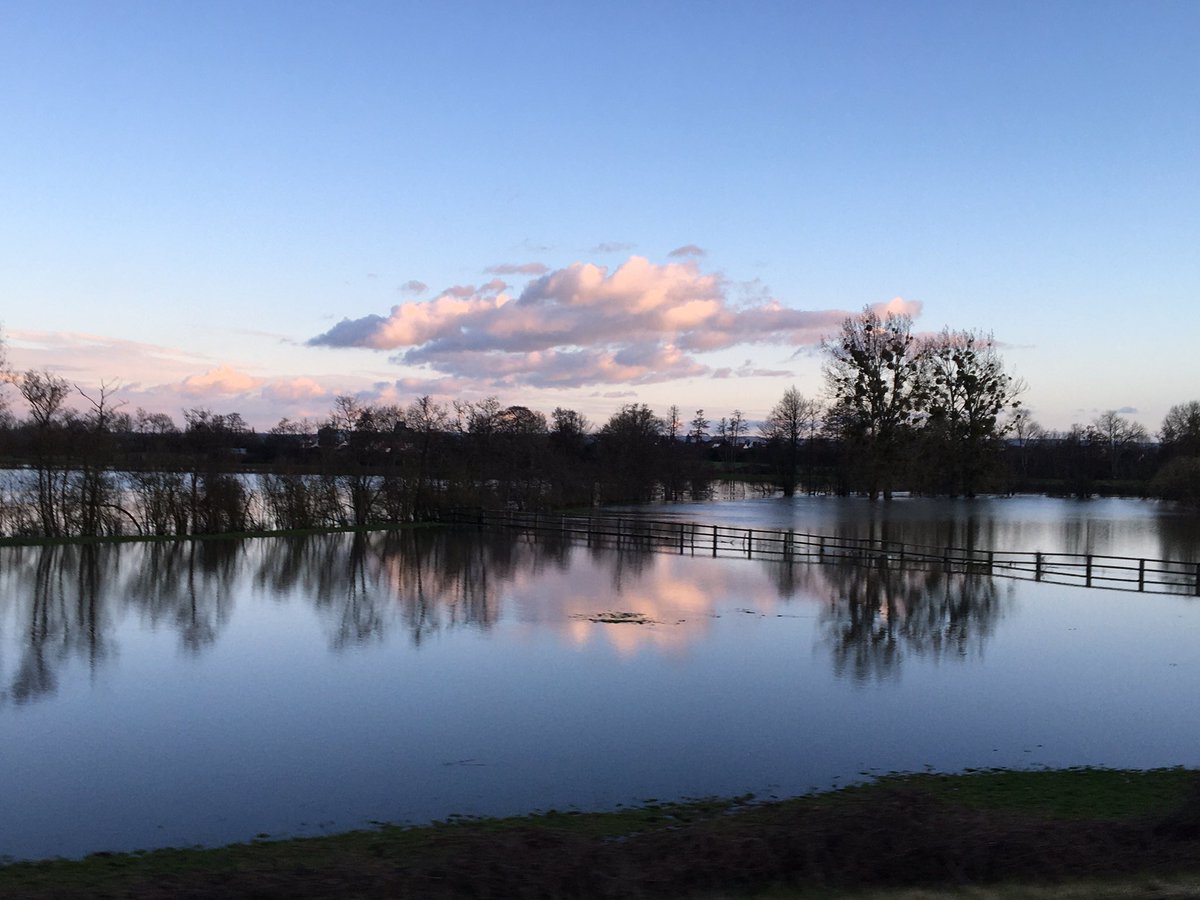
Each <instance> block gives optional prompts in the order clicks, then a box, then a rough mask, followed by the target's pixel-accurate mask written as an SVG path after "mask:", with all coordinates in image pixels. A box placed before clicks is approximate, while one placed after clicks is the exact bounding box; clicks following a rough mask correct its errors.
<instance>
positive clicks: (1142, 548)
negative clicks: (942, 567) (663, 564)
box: [624, 496, 1200, 563]
mask: <svg viewBox="0 0 1200 900" xmlns="http://www.w3.org/2000/svg"><path fill="white" fill-rule="evenodd" d="M624 512H627V513H628V514H630V515H633V514H641V515H647V516H650V517H652V518H672V519H675V518H679V519H685V520H690V521H697V522H707V523H710V524H711V523H716V524H722V525H741V526H743V527H751V528H778V529H788V528H791V529H794V530H795V531H798V532H810V533H814V534H825V535H830V536H836V537H843V538H844V537H852V538H873V539H876V540H887V541H904V542H906V543H909V544H922V545H926V546H931V547H962V548H968V549H973V550H1018V551H1038V550H1040V551H1042V552H1045V553H1095V554H1108V555H1112V556H1130V557H1139V558H1140V557H1145V558H1158V559H1177V560H1182V561H1185V562H1197V563H1200V515H1197V514H1196V512H1195V511H1194V510H1189V509H1186V508H1184V507H1180V506H1178V505H1175V504H1170V503H1164V502H1156V501H1149V500H1137V499H1131V498H1124V497H1108V498H1102V499H1093V500H1073V499H1064V498H1057V497H1040V496H1017V497H978V498H973V499H947V498H937V497H904V498H900V499H897V500H896V501H894V502H892V503H871V502H870V501H868V500H865V499H862V498H857V497H794V498H790V499H789V498H784V497H769V498H749V499H744V500H734V501H728V502H720V503H669V504H658V505H654V506H649V507H638V508H633V509H627V510H624Z"/></svg>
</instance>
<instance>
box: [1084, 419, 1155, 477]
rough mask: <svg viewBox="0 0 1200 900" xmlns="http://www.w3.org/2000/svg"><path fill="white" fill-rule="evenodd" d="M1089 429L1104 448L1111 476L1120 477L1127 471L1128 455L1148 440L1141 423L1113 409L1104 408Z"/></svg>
mask: <svg viewBox="0 0 1200 900" xmlns="http://www.w3.org/2000/svg"><path fill="white" fill-rule="evenodd" d="M1090 430H1091V432H1092V434H1093V435H1095V439H1096V440H1098V441H1099V443H1100V445H1101V446H1102V447H1104V449H1105V454H1106V455H1107V456H1108V463H1109V474H1110V477H1112V478H1120V477H1121V476H1122V475H1123V474H1125V473H1126V472H1127V471H1128V463H1129V462H1130V459H1129V457H1131V456H1132V455H1133V454H1134V453H1136V451H1137V448H1138V446H1139V445H1141V444H1144V443H1145V442H1146V441H1147V440H1149V434H1148V432H1147V431H1146V429H1145V427H1144V426H1143V425H1142V424H1141V423H1139V422H1134V421H1133V420H1132V419H1128V418H1126V417H1125V416H1123V415H1121V414H1120V413H1119V412H1118V411H1117V410H1115V409H1109V410H1105V411H1104V412H1102V413H1101V414H1100V415H1098V416H1097V417H1096V418H1095V419H1093V420H1092V426H1091V429H1090Z"/></svg>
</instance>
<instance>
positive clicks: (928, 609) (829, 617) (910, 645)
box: [811, 565, 1011, 681]
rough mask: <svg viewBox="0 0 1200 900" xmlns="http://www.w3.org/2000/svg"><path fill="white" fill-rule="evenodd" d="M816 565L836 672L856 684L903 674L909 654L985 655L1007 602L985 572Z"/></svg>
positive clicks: (994, 581)
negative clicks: (822, 582)
mask: <svg viewBox="0 0 1200 900" xmlns="http://www.w3.org/2000/svg"><path fill="white" fill-rule="evenodd" d="M811 568H813V569H816V570H817V571H819V572H820V573H821V574H822V575H824V576H825V578H826V580H827V585H826V588H825V591H826V594H827V596H828V597H829V600H828V603H827V605H826V607H825V613H824V625H825V632H826V635H827V638H828V641H829V643H830V644H831V645H832V649H833V657H834V671H835V672H836V674H837V675H839V676H849V677H851V678H853V679H854V680H855V681H869V680H872V679H876V680H881V679H884V678H887V677H895V676H896V675H898V674H899V667H900V665H901V663H902V662H903V659H904V656H905V654H906V653H907V654H913V655H916V656H921V657H932V658H934V659H944V658H965V657H968V656H971V655H972V654H975V653H979V652H981V651H982V649H983V645H984V644H985V643H986V641H987V639H988V638H990V637H991V635H992V632H993V630H994V628H995V624H996V622H997V621H998V620H999V618H1000V616H1001V615H1002V614H1003V609H1004V605H1005V604H1004V600H1003V598H1002V597H1001V594H1000V591H999V589H998V588H997V582H996V580H995V579H993V578H991V577H987V576H982V575H961V574H947V573H945V572H942V571H940V570H919V569H909V570H900V569H881V568H878V567H875V566H854V565H831V566H821V567H819V568H818V567H811ZM1009 590H1010V591H1011V585H1010V586H1009Z"/></svg>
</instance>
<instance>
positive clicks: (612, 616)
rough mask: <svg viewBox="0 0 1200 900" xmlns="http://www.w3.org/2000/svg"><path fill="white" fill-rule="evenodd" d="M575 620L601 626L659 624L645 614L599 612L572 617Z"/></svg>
mask: <svg viewBox="0 0 1200 900" xmlns="http://www.w3.org/2000/svg"><path fill="white" fill-rule="evenodd" d="M571 618H573V619H587V620H588V621H589V622H598V623H599V624H601V625H657V624H659V623H658V622H656V621H655V620H654V619H651V618H650V617H649V616H647V615H646V614H645V613H638V612H598V613H590V614H588V615H578V616H572V617H571Z"/></svg>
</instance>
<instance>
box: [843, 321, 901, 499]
mask: <svg viewBox="0 0 1200 900" xmlns="http://www.w3.org/2000/svg"><path fill="white" fill-rule="evenodd" d="M824 349H825V353H826V356H827V360H826V364H825V382H826V386H827V389H828V391H829V396H830V401H831V408H830V410H829V416H828V420H827V424H828V427H830V429H831V430H832V431H833V432H834V433H835V434H836V435H837V436H838V437H839V438H840V439H841V440H842V441H843V442H845V444H846V446H847V449H849V450H850V451H851V453H852V455H853V457H854V462H855V463H856V469H857V471H856V475H857V482H858V484H859V485H860V489H861V490H862V491H863V492H864V493H866V494H867V495H868V496H869V497H871V499H875V498H877V497H878V496H879V495H880V494H882V495H883V497H884V498H885V499H890V498H891V496H892V490H893V487H894V485H895V482H896V477H897V470H898V463H899V460H900V454H901V451H902V449H903V447H904V445H905V443H906V442H907V440H908V438H909V437H910V434H911V430H912V427H913V424H914V420H915V418H916V415H917V413H918V411H919V406H918V401H919V400H920V395H919V387H920V346H919V345H918V344H917V343H916V340H915V338H914V337H913V335H912V319H911V318H910V317H909V316H907V315H897V314H896V313H888V314H887V316H886V317H885V318H883V319H880V317H879V314H878V313H876V312H875V311H874V310H872V309H870V307H868V308H866V309H864V310H863V311H862V313H861V314H860V315H858V316H856V317H853V318H847V319H846V320H845V321H844V322H843V323H842V332H841V334H840V335H839V336H838V337H836V338H833V339H830V340H827V341H826V342H825V344H824Z"/></svg>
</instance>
